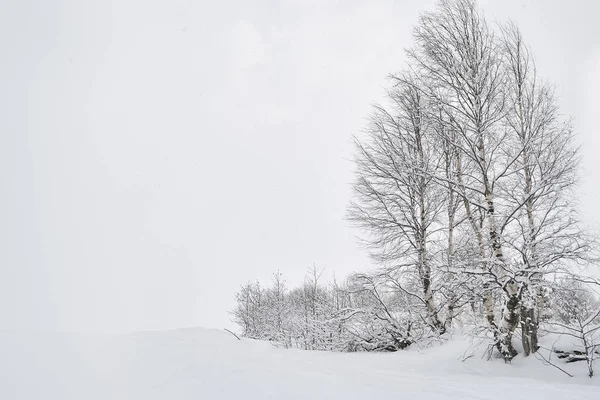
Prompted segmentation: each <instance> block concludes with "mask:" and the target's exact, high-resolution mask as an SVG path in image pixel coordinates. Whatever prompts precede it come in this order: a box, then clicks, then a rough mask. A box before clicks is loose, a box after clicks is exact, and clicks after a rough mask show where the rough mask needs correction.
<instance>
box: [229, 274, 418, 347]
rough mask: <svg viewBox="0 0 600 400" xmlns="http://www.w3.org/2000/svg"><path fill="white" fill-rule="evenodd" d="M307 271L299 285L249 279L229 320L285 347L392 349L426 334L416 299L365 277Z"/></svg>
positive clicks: (255, 336)
mask: <svg viewBox="0 0 600 400" xmlns="http://www.w3.org/2000/svg"><path fill="white" fill-rule="evenodd" d="M322 272H323V271H318V270H317V269H316V268H315V267H313V268H311V269H310V270H309V273H308V274H307V275H306V278H305V280H304V282H303V283H302V285H300V286H299V287H295V288H292V289H288V288H287V287H286V284H285V281H284V279H283V277H282V275H281V274H280V273H279V272H278V273H276V274H274V275H273V279H272V282H271V285H270V286H266V287H262V286H261V285H260V283H258V282H256V283H247V284H246V285H243V286H242V287H241V288H240V290H239V291H238V292H237V293H236V295H235V299H236V303H237V305H236V307H235V308H234V310H233V311H232V315H233V320H234V322H236V323H237V324H238V325H239V326H240V328H241V331H242V332H241V333H242V335H243V336H245V337H249V338H253V339H260V340H268V341H272V342H275V343H277V344H280V345H283V346H285V347H296V348H301V349H305V350H331V351H396V350H399V349H404V348H406V347H407V346H409V345H410V344H412V343H413V342H415V341H416V340H417V339H423V338H424V337H425V335H427V334H428V333H429V332H428V331H426V330H424V329H423V328H424V325H423V324H422V323H421V322H420V321H419V320H418V316H417V315H414V314H415V312H414V306H415V299H411V298H410V296H408V295H407V294H406V293H402V292H398V291H394V290H387V289H386V288H382V287H379V286H378V285H377V283H376V282H374V280H373V278H372V277H370V276H369V275H353V276H351V277H349V278H347V279H345V280H344V282H343V283H338V282H337V281H336V280H335V279H334V280H333V281H332V282H324V281H322V279H321V275H322Z"/></svg>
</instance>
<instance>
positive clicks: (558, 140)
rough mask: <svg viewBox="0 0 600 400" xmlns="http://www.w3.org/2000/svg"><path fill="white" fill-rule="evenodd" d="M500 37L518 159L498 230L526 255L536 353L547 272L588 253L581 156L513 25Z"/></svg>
mask: <svg viewBox="0 0 600 400" xmlns="http://www.w3.org/2000/svg"><path fill="white" fill-rule="evenodd" d="M503 34H504V36H503V45H504V53H505V55H506V69H507V76H508V78H509V79H508V81H507V82H508V84H507V86H506V87H507V94H508V98H509V99H510V101H508V104H510V107H509V108H508V113H507V118H506V119H505V121H506V125H507V128H508V130H509V132H510V133H511V134H512V137H511V138H508V140H507V142H508V143H510V144H511V145H510V146H506V149H507V150H506V157H507V158H509V159H514V160H515V162H514V163H513V164H512V165H511V167H510V168H509V169H508V170H509V171H510V172H509V174H511V175H512V176H514V179H511V180H508V181H507V182H503V185H504V188H503V190H504V193H503V197H504V198H505V199H506V201H507V203H508V204H509V205H510V212H509V213H508V215H507V216H506V218H505V220H504V221H503V223H502V227H501V229H502V230H503V231H504V230H507V231H509V232H510V231H512V232H513V234H514V235H515V237H514V238H513V239H512V240H510V241H509V243H510V244H511V246H512V247H513V249H516V250H517V252H518V255H519V256H520V257H521V260H522V265H523V268H521V269H520V270H519V271H518V272H517V277H518V279H519V281H520V282H521V289H520V296H521V297H522V305H521V325H522V338H523V348H524V352H525V355H528V354H530V353H531V352H535V351H536V350H537V340H538V339H537V329H538V324H539V313H540V308H542V307H543V302H544V296H543V290H544V288H543V285H542V283H543V278H544V275H545V274H548V273H550V272H552V271H553V269H555V268H556V267H557V266H558V265H560V264H561V262H564V261H565V260H579V259H583V258H585V257H586V254H587V253H589V250H590V246H589V240H586V239H585V238H584V233H583V231H582V230H581V229H580V228H579V221H578V218H577V213H576V212H575V209H574V207H573V204H574V202H573V197H572V190H573V188H574V186H575V184H576V171H577V167H578V161H579V160H578V155H577V149H576V148H575V146H574V145H573V142H574V140H573V133H572V128H571V124H570V122H569V121H568V120H564V119H563V118H561V116H560V114H559V110H558V106H557V104H556V103H557V102H556V100H555V98H554V96H553V91H552V89H551V88H550V87H549V86H548V85H547V84H545V83H543V82H539V80H538V78H537V74H536V68H535V64H534V62H533V60H532V57H531V52H530V50H529V48H528V47H527V46H526V45H525V44H524V42H523V38H522V36H521V33H520V32H519V30H518V28H517V27H516V25H514V24H509V25H507V26H505V27H504V29H503ZM509 225H510V226H509ZM507 228H508V229H507ZM511 228H512V229H511Z"/></svg>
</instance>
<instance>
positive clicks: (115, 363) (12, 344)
mask: <svg viewBox="0 0 600 400" xmlns="http://www.w3.org/2000/svg"><path fill="white" fill-rule="evenodd" d="M468 345H469V344H468V342H467V341H461V340H454V341H452V342H450V343H447V344H444V345H442V346H438V347H436V348H428V349H425V350H421V351H419V350H418V349H411V350H408V351H403V352H398V353H387V354H381V353H354V354H346V353H325V352H309V351H302V350H286V349H280V348H275V347H273V346H272V345H270V344H268V343H263V342H257V341H252V340H241V341H238V340H237V339H235V338H234V337H233V336H232V335H230V334H229V333H226V332H224V331H217V330H206V329H184V330H175V331H164V332H142V333H135V334H129V335H122V336H112V337H98V336H97V337H92V336H83V335H64V334H28V335H15V334H14V333H0V399H7V400H14V399H44V400H51V399H61V400H62V399H78V400H83V399H85V400H90V399H128V400H131V399H144V400H151V399H169V400H171V399H173V400H178V399H195V400H212V399H236V400H237V399H251V400H253V399H374V398H377V399H380V398H381V399H390V398H393V399H410V400H412V399H503V400H507V399H528V400H534V399H544V400H550V399H593V400H598V399H600V379H599V378H595V379H589V378H587V377H586V376H585V373H586V372H585V365H583V364H582V363H577V364H579V365H576V364H571V365H568V366H567V367H568V368H570V371H571V372H573V373H575V374H577V375H578V376H576V377H574V378H569V377H567V376H566V375H564V374H563V373H562V372H560V371H558V370H557V369H555V368H552V367H548V366H544V365H542V364H541V362H539V361H538V360H536V359H534V358H528V359H522V358H519V357H518V358H517V359H515V360H514V361H513V363H512V365H505V364H504V363H503V362H501V361H498V360H494V361H484V360H482V359H481V358H480V357H479V354H480V352H481V351H479V353H477V354H478V355H476V356H474V357H471V358H469V359H467V360H466V361H464V362H461V360H460V359H461V358H462V356H463V355H464V354H465V350H466V349H467V347H468ZM467 354H468V353H467ZM561 366H564V365H562V364H561Z"/></svg>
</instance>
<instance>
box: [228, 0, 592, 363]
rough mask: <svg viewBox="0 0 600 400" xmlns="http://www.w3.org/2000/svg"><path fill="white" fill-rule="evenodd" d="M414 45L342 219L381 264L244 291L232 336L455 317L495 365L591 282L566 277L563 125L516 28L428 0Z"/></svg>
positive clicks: (581, 236) (569, 144)
mask: <svg viewBox="0 0 600 400" xmlns="http://www.w3.org/2000/svg"><path fill="white" fill-rule="evenodd" d="M414 40H415V43H414V46H413V47H412V48H410V49H408V50H407V52H406V54H407V59H408V62H407V66H406V67H405V68H404V70H403V71H401V72H399V73H396V74H393V75H391V77H390V81H391V84H390V87H389V89H388V91H387V100H386V102H385V103H383V104H381V105H376V106H375V107H374V111H373V114H372V116H371V119H370V122H369V125H368V129H367V130H366V132H365V134H364V135H363V136H361V137H359V138H357V139H356V158H355V162H356V181H355V184H354V195H353V200H352V202H351V205H350V209H349V219H350V220H351V221H352V222H353V223H354V224H355V225H356V226H357V227H359V228H360V229H361V232H363V236H362V239H363V240H364V243H365V244H366V245H367V247H368V248H369V250H370V252H371V255H372V256H373V258H374V259H375V260H377V261H378V264H379V267H378V268H377V270H375V271H370V272H369V273H366V274H363V275H357V276H353V277H351V278H349V279H348V281H347V282H345V283H344V285H343V287H340V286H338V285H333V286H332V285H329V286H319V285H318V282H317V278H316V275H314V276H313V278H312V280H310V279H309V280H308V281H307V282H306V283H305V284H304V286H302V287H301V288H297V289H294V290H292V291H290V292H289V293H287V295H283V294H282V293H281V292H279V289H277V285H275V287H273V288H268V289H262V288H260V287H259V286H258V285H248V286H245V287H243V288H242V290H241V291H240V293H238V295H237V299H238V308H237V309H236V311H235V316H236V321H238V323H240V325H241V326H242V328H243V330H244V334H245V335H247V336H251V337H258V338H267V339H272V340H278V341H281V342H284V343H287V344H289V345H297V346H301V347H304V348H323V349H325V348H327V349H344V348H346V349H349V348H351V347H352V346H358V347H361V346H362V348H365V349H376V348H380V347H381V346H383V347H384V348H385V347H386V346H388V345H390V346H391V347H395V348H402V347H403V346H406V345H407V344H408V343H411V342H413V341H415V340H416V339H418V338H423V337H429V336H432V335H433V336H435V335H437V336H440V335H443V334H444V333H445V332H447V331H448V330H449V329H450V328H451V327H452V325H453V324H455V323H456V321H457V320H464V319H465V318H467V317H466V316H467V315H468V319H470V321H471V322H473V323H474V324H476V325H477V324H479V325H481V326H485V330H486V331H487V332H489V334H490V337H491V338H492V341H493V345H494V347H495V348H496V349H497V351H498V353H499V354H500V355H501V356H502V357H503V358H504V359H505V360H507V361H508V360H511V359H512V358H513V357H514V356H515V355H516V354H517V350H516V348H515V346H514V342H513V336H514V335H515V333H516V332H517V331H518V330H519V331H520V332H519V333H520V337H521V341H522V348H523V352H524V354H525V355H529V354H530V353H533V352H535V351H536V350H537V349H538V329H539V326H540V323H541V322H542V321H543V320H544V318H546V319H548V318H554V317H552V314H553V315H555V316H556V315H557V313H556V312H554V313H551V312H549V311H550V310H551V309H552V306H551V304H553V305H556V304H561V303H560V298H561V295H559V293H566V292H568V293H576V292H577V291H574V290H573V287H574V286H576V285H573V284H572V285H567V284H565V282H587V283H582V285H584V286H585V285H587V284H588V283H589V282H591V280H590V279H589V278H584V277H582V275H581V273H577V271H581V270H582V268H581V267H585V266H587V265H590V263H591V262H592V261H593V259H594V257H593V254H594V246H593V239H592V238H591V237H590V236H589V235H588V234H586V232H585V231H584V230H582V228H581V226H580V221H579V218H578V214H577V209H576V208H575V206H576V204H577V198H576V193H575V191H574V189H575V185H576V183H577V169H578V161H579V155H578V151H577V147H576V145H575V143H574V134H573V129H572V125H571V122H570V120H569V119H568V118H566V117H564V116H563V115H562V114H561V113H560V110H559V107H558V103H557V99H556V97H555V96H554V92H553V88H552V86H551V85H549V84H548V83H547V82H545V81H544V80H542V79H540V78H539V77H538V75H537V72H536V67H535V63H534V61H533V57H532V54H531V50H530V49H529V47H527V45H526V44H525V43H524V41H523V38H522V35H521V33H520V31H519V29H518V28H517V27H516V26H515V25H514V24H506V25H504V26H501V27H500V28H497V29H495V28H494V29H493V28H492V26H490V25H489V24H488V23H487V21H486V20H485V18H484V16H483V14H482V13H481V11H480V10H479V9H478V7H477V5H476V3H475V2H474V0H441V1H440V2H439V4H438V7H437V9H436V10H435V11H432V12H428V13H424V14H423V15H422V16H421V17H420V20H419V23H418V25H417V26H416V27H415V29H414ZM583 269H585V268H583ZM586 293H587V292H586ZM250 298H252V299H254V300H252V301H253V302H252V303H251V304H250V303H249V299H250ZM562 298H568V296H565V295H563V296H562ZM257 299H259V300H257ZM262 308H265V309H268V311H267V310H265V311H260V310H261V309H262ZM280 309H281V310H284V309H285V310H287V311H286V312H283V314H284V315H283V317H284V318H283V319H282V320H281V321H282V322H281V324H280V325H277V324H275V325H273V324H274V322H273V321H279V319H278V318H279V314H278V313H279V311H278V310H280ZM289 310H292V311H289ZM561 312H562V313H564V312H569V311H567V308H563V309H561V310H559V311H558V313H559V314H560V313H561ZM252 313H255V314H256V315H258V314H260V315H261V317H260V318H258V317H256V318H254V317H252V318H249V315H251V314H252ZM252 315H254V314H252ZM590 315H592V316H593V315H594V313H591V314H590ZM563 317H564V315H563ZM563 317H561V318H563ZM597 317H598V315H597V314H596V316H595V317H594V318H596V319H594V318H592V319H593V321H595V322H594V323H596V322H598V321H597ZM303 318H304V319H303ZM556 318H558V317H556ZM574 318H575V317H574ZM588 318H589V316H588ZM251 321H252V322H251ZM303 321H304V322H303ZM563 321H564V318H563ZM571 322H572V320H571ZM571 322H569V323H567V324H563V325H568V326H571V325H572V324H571ZM584 322H589V321H587V320H586V321H584ZM277 323H279V322H277ZM256 324H258V325H256ZM261 324H267V325H269V327H270V328H269V330H272V331H269V332H267V331H265V330H264V329H262V328H260V326H262V325H261ZM590 324H591V322H590ZM273 327H277V328H274V330H273V329H271V328H273ZM320 331H323V332H326V334H327V335H331V336H330V341H329V342H326V339H325V338H324V337H323V336H322V335H321V334H320V333H319V332H320ZM336 335H337V336H336ZM349 343H352V346H350V344H349ZM328 346H329V347H328ZM348 346H350V347H348ZM369 346H372V347H369ZM378 346H379V347H378ZM391 347H390V348H391Z"/></svg>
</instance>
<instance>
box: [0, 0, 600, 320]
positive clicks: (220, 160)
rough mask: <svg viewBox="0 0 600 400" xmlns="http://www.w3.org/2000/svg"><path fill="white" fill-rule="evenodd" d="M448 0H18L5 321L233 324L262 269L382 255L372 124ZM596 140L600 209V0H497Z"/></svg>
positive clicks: (9, 87) (8, 75)
mask: <svg viewBox="0 0 600 400" xmlns="http://www.w3.org/2000/svg"><path fill="white" fill-rule="evenodd" d="M433 4H434V1H433V0H428V1H400V0H398V1H392V0H387V1H386V0H382V1H358V0H347V1H329V0H283V1H275V0H271V1H266V0H255V1H243V0H239V1H203V0H196V1H193V0H168V1H167V0H163V1H157V0H143V1H142V0H115V1H112V2H111V1H105V0H102V1H101V0H97V1H82V0H72V1H59V0H38V1H31V0H12V1H11V0H0V50H1V52H0V83H1V85H0V139H1V140H0V178H1V181H0V182H1V190H2V191H1V196H0V210H1V211H0V212H1V214H0V216H1V219H0V329H19V330H21V329H27V330H31V329H33V330H42V329H44V330H45V329H50V330H59V331H91V332H123V331H131V330H141V329H167V328H177V327H188V326H205V327H217V328H221V327H224V326H231V323H230V322H229V319H230V317H229V315H228V314H227V311H228V310H229V309H231V308H232V306H233V300H232V299H233V293H234V291H235V290H236V289H237V288H238V286H239V285H240V284H242V283H244V282H246V281H248V280H255V279H260V280H261V281H263V282H268V280H269V278H270V275H271V273H272V272H274V271H276V270H277V269H279V270H280V271H281V272H282V273H283V274H284V275H285V277H286V278H287V280H288V282H290V283H295V282H298V281H300V280H301V279H302V277H303V275H304V273H305V272H306V270H307V268H308V267H309V266H310V265H311V264H312V263H315V264H316V266H317V267H319V268H325V271H326V272H325V276H326V277H327V278H329V277H331V276H332V274H333V273H334V272H335V273H336V275H337V276H338V277H339V276H343V275H345V274H347V273H348V272H352V271H358V270H364V269H366V268H369V265H370V261H369V260H368V258H367V256H366V254H365V252H364V251H363V250H361V249H360V248H359V246H358V245H357V243H356V240H355V234H356V232H355V231H353V230H352V229H351V228H350V227H349V225H348V223H347V222H346V221H345V220H344V214H345V209H346V206H347V204H348V201H349V196H350V190H349V189H350V187H349V184H350V182H351V180H352V164H351V162H350V161H349V159H350V158H351V157H352V145H351V137H352V136H353V135H355V134H359V133H360V130H361V129H362V128H363V127H364V125H365V124H364V122H365V118H366V116H367V115H368V113H369V110H370V108H369V107H370V104H371V103H373V102H375V101H377V100H379V99H381V97H382V94H383V88H384V87H385V85H386V79H385V77H386V75H387V74H388V73H390V72H394V71H398V70H400V69H401V68H402V67H403V65H404V64H403V63H404V54H403V48H405V47H408V46H410V45H411V42H412V40H411V30H412V27H413V26H414V24H415V23H416V21H417V17H418V14H419V12H421V11H425V10H428V9H431V7H432V5H433ZM481 5H482V6H483V7H484V9H485V10H486V15H487V17H488V19H489V20H490V21H494V20H506V19H508V18H510V19H513V20H515V21H516V22H517V23H518V25H519V26H520V28H521V29H522V31H523V33H524V36H525V39H526V40H527V42H528V44H529V45H530V46H531V47H532V48H533V51H534V54H535V57H536V61H537V63H538V69H539V72H540V73H541V74H542V75H543V76H544V77H546V78H548V79H549V80H550V81H553V82H555V83H556V84H557V93H558V95H559V96H560V98H561V104H562V107H563V108H562V109H563V111H564V112H565V113H568V114H571V115H573V117H574V120H575V126H576V129H577V132H578V133H579V137H578V139H579V140H580V142H581V143H582V144H583V156H584V165H583V171H582V176H583V177H584V182H583V185H582V188H581V189H582V192H583V193H584V195H585V196H584V197H583V199H582V212H583V215H584V216H585V218H586V220H587V221H590V223H595V224H597V223H598V221H600V210H599V209H598V207H597V204H596V202H597V198H598V195H600V190H599V189H600V173H599V172H600V157H599V156H598V153H599V152H600V135H599V133H598V128H597V126H598V124H597V119H598V112H599V110H600V28H599V27H600V25H599V24H598V15H600V6H599V5H598V3H597V2H596V1H593V0H589V1H583V0H581V1H576V0H571V1H568V2H567V1H548V0H536V1H534V0H529V1H528V0H510V1H506V0H501V1H500V0H488V1H482V2H481Z"/></svg>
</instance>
